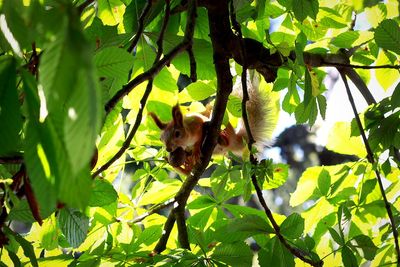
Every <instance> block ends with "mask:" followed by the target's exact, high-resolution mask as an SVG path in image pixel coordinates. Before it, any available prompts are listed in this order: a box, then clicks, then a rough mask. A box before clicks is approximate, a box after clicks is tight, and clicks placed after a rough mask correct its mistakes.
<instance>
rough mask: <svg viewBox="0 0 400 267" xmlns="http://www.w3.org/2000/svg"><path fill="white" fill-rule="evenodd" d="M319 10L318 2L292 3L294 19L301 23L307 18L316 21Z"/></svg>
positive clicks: (303, 0)
mask: <svg viewBox="0 0 400 267" xmlns="http://www.w3.org/2000/svg"><path fill="white" fill-rule="evenodd" d="M318 9H319V3H318V0H297V1H293V12H294V15H295V17H296V19H297V20H298V21H300V22H302V21H303V20H304V19H305V18H306V17H307V16H308V17H310V18H313V19H314V20H315V19H317V14H318Z"/></svg>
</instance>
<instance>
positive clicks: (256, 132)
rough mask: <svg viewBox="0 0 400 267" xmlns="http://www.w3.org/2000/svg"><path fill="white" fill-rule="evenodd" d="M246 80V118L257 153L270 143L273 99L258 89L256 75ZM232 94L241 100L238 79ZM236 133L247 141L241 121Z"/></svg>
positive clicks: (274, 115) (272, 124)
mask: <svg viewBox="0 0 400 267" xmlns="http://www.w3.org/2000/svg"><path fill="white" fill-rule="evenodd" d="M249 76H250V75H248V78H247V92H248V94H249V100H248V101H247V104H246V106H247V117H248V121H249V125H250V130H251V134H252V136H253V138H254V140H255V142H256V143H255V144H254V145H255V146H256V148H257V150H258V151H259V152H262V149H263V148H264V147H265V146H268V145H269V144H270V143H271V136H272V132H273V130H274V128H275V126H276V114H275V112H276V111H275V109H274V99H273V98H272V95H271V92H267V90H265V88H264V89H263V88H260V87H259V84H260V80H259V77H258V75H257V74H255V75H252V77H249ZM234 94H235V95H237V96H238V97H240V98H241V99H242V95H243V91H242V82H241V81H240V79H238V81H237V82H236V84H235V87H234ZM236 132H237V134H238V135H239V136H242V137H243V138H245V139H246V140H248V139H247V132H246V128H245V125H244V122H243V120H240V122H239V125H238V127H237V128H236Z"/></svg>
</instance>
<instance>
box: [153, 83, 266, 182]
mask: <svg viewBox="0 0 400 267" xmlns="http://www.w3.org/2000/svg"><path fill="white" fill-rule="evenodd" d="M239 85H241V83H240V82H239ZM247 85H248V86H247V87H248V93H249V101H247V117H248V118H249V119H248V120H249V125H250V129H251V133H252V135H253V138H254V140H255V141H256V143H255V145H256V147H257V148H258V149H260V148H262V147H263V146H265V145H266V144H267V143H268V142H269V140H270V134H271V131H272V129H273V128H274V123H273V122H272V121H271V118H272V117H273V116H271V112H272V109H271V105H270V104H271V99H270V98H269V95H268V94H266V93H264V92H261V91H260V89H259V88H258V80H254V79H253V81H251V82H250V81H248V82H247ZM233 94H234V95H236V96H238V97H241V95H242V91H241V86H235V88H234V90H233ZM211 108H212V107H211V106H209V105H207V109H206V111H205V112H203V113H188V114H183V113H182V111H181V109H180V107H179V105H175V106H174V107H173V108H172V120H171V121H170V122H168V123H165V122H162V121H161V120H160V119H159V118H158V117H157V115H156V114H154V113H152V112H150V113H149V115H150V116H151V117H152V118H153V120H154V122H155V123H156V125H157V127H158V128H160V129H161V130H162V133H161V141H162V142H163V143H164V145H165V148H166V150H167V151H168V152H169V153H170V154H169V157H168V158H167V161H168V163H169V164H170V165H171V166H173V167H174V168H175V169H176V170H178V171H179V172H181V173H183V174H185V175H188V174H190V172H191V171H192V169H193V167H194V166H195V165H196V164H197V163H198V162H199V161H200V154H201V144H202V142H203V137H204V136H203V127H204V125H205V123H206V122H208V121H209V120H210V114H211V110H210V109H211ZM247 139H248V138H247V132H246V129H245V126H244V123H243V120H242V119H240V120H239V122H238V126H237V127H236V129H234V128H233V126H232V125H231V124H230V123H228V124H227V126H226V127H225V129H224V130H222V131H221V132H220V134H219V138H218V143H217V145H216V147H215V149H214V151H213V154H225V153H227V152H228V151H230V152H232V153H234V154H236V155H239V156H241V154H242V153H243V149H244V148H245V146H246V142H247Z"/></svg>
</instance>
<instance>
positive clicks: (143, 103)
mask: <svg viewBox="0 0 400 267" xmlns="http://www.w3.org/2000/svg"><path fill="white" fill-rule="evenodd" d="M166 3H167V5H166V11H165V14H166V16H165V17H164V21H163V25H162V30H161V32H160V35H159V36H158V40H157V45H158V49H157V55H156V58H155V59H154V63H153V66H154V65H155V64H157V63H159V62H160V58H161V55H162V53H163V46H162V43H163V42H162V41H163V38H164V33H165V29H166V28H167V24H168V20H169V12H170V2H169V0H167V1H166ZM154 75H155V74H154ZM153 77H154V76H150V78H149V81H148V83H147V86H146V90H145V92H144V94H143V96H142V99H141V100H140V108H139V111H138V115H137V116H136V120H135V123H134V125H133V127H132V129H131V131H130V132H129V134H128V136H127V137H126V139H125V141H124V143H123V144H122V147H121V148H120V149H119V150H118V152H117V153H116V154H115V155H114V156H113V157H112V158H111V159H110V160H109V161H107V162H106V163H105V164H104V165H103V166H101V167H100V168H99V169H98V170H97V171H95V172H94V173H93V174H92V177H93V178H95V177H97V176H98V175H99V174H100V173H101V172H103V171H105V170H106V169H108V168H109V167H110V166H111V165H112V164H113V163H114V162H115V161H116V160H118V159H119V158H120V157H121V156H122V155H123V154H124V153H125V151H126V150H127V149H128V148H129V146H130V143H131V142H132V139H133V137H134V136H135V134H136V131H137V130H138V128H139V126H140V124H141V122H142V118H143V111H144V108H145V106H146V103H147V99H148V97H149V95H150V93H151V91H152V89H153ZM136 78H137V77H136ZM134 80H135V79H134Z"/></svg>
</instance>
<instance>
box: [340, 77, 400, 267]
mask: <svg viewBox="0 0 400 267" xmlns="http://www.w3.org/2000/svg"><path fill="white" fill-rule="evenodd" d="M338 70H339V73H340V75H341V77H342V80H343V83H344V85H345V87H346V92H347V96H348V98H349V102H350V104H351V108H352V109H353V112H354V116H355V118H356V121H357V126H358V128H359V130H360V133H361V137H362V139H363V141H364V145H365V149H366V150H367V159H368V161H369V163H371V164H372V165H374V164H375V157H374V154H373V152H372V149H371V147H370V145H369V143H368V139H367V136H366V134H365V131H364V128H363V126H362V123H361V119H360V116H358V112H357V108H356V105H355V102H354V98H353V95H352V94H351V91H350V87H349V84H348V82H347V78H346V75H345V73H346V72H343V70H342V69H338ZM375 174H376V179H377V180H378V184H379V189H380V191H381V194H382V198H383V201H384V203H385V209H386V212H387V214H388V217H389V221H390V226H391V228H392V232H393V238H394V244H395V248H396V254H397V265H398V266H400V247H399V240H398V237H399V233H398V232H397V226H396V223H395V220H394V216H393V212H392V209H391V207H390V206H391V204H390V203H389V201H388V200H387V197H386V193H385V189H384V187H383V183H382V178H381V175H380V173H379V171H378V170H377V169H376V168H375Z"/></svg>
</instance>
